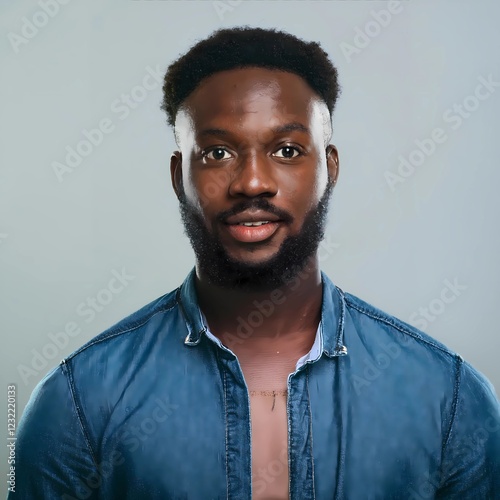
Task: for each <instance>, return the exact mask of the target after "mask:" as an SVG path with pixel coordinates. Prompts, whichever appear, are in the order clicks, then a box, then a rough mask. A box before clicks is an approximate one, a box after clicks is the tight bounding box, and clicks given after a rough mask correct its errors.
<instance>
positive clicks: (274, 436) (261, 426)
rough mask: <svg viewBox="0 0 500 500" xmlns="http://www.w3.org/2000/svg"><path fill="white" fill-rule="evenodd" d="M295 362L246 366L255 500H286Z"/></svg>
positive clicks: (248, 364)
mask: <svg viewBox="0 0 500 500" xmlns="http://www.w3.org/2000/svg"><path fill="white" fill-rule="evenodd" d="M295 362H296V360H286V359H282V360H278V361H276V360H273V361H272V362H271V361H269V362H267V363H266V362H265V361H264V362H262V360H260V362H259V364H255V363H251V362H250V363H248V362H247V363H245V361H243V363H242V362H241V361H240V365H241V367H242V371H243V374H244V376H245V381H246V383H247V386H248V390H249V394H250V419H251V430H252V441H251V446H252V491H253V496H252V499H253V500H270V499H273V500H278V499H283V500H287V499H288V498H289V490H288V486H289V475H288V419H287V409H286V408H287V378H288V374H289V373H291V372H293V371H294V367H295Z"/></svg>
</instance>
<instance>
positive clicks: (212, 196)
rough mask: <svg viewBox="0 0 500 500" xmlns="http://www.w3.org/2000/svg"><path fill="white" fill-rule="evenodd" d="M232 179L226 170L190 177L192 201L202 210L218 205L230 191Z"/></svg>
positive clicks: (210, 171)
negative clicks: (229, 186)
mask: <svg viewBox="0 0 500 500" xmlns="http://www.w3.org/2000/svg"><path fill="white" fill-rule="evenodd" d="M229 182H230V179H229V174H228V172H227V171H225V170H222V169H220V170H209V171H207V172H203V174H198V175H195V174H191V175H190V176H189V184H190V188H189V189H190V192H191V193H190V194H191V197H192V198H191V199H192V200H196V202H197V203H198V205H199V206H200V207H202V208H205V207H207V206H208V205H214V206H215V205H217V204H218V200H220V199H222V198H224V196H225V194H226V193H227V190H228V185H229Z"/></svg>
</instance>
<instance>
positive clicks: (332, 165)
mask: <svg viewBox="0 0 500 500" xmlns="http://www.w3.org/2000/svg"><path fill="white" fill-rule="evenodd" d="M326 166H327V169H328V174H329V175H330V178H331V179H332V181H333V184H336V183H337V177H338V176H339V152H338V151H337V148H336V147H335V146H334V145H333V144H329V145H328V146H327V148H326Z"/></svg>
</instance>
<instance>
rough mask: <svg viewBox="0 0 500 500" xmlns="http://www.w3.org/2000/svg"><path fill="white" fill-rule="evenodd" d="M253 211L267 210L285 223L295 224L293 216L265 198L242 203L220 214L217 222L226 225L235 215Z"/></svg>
mask: <svg viewBox="0 0 500 500" xmlns="http://www.w3.org/2000/svg"><path fill="white" fill-rule="evenodd" d="M252 209H254V210H255V209H259V210H265V211H266V212H269V213H271V214H273V215H276V216H277V217H279V218H280V219H281V220H283V221H284V222H288V223H290V222H293V217H292V215H290V214H289V213H288V212H286V211H285V210H281V209H280V208H277V207H275V206H274V205H272V204H271V203H269V201H268V200H266V199H265V198H254V199H252V200H244V201H241V202H239V203H237V204H236V205H234V206H233V207H232V208H230V209H229V210H225V211H224V212H220V213H218V214H217V216H216V220H217V221H218V222H221V223H226V220H227V218H228V217H231V216H233V215H238V214H240V213H241V212H244V211H245V210H252Z"/></svg>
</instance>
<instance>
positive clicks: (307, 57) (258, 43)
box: [161, 26, 340, 126]
mask: <svg viewBox="0 0 500 500" xmlns="http://www.w3.org/2000/svg"><path fill="white" fill-rule="evenodd" d="M248 66H256V67H264V68H270V69H277V70H282V71H288V72H290V73H295V74H296V75H299V76H300V77H302V78H303V79H304V80H305V81H306V82H307V83H308V84H309V86H310V87H311V88H312V89H313V90H314V91H315V92H316V93H317V94H318V95H319V97H320V98H321V99H322V100H323V101H324V102H325V103H326V105H327V106H328V110H329V111H330V116H331V115H332V114H333V110H334V108H335V103H336V101H337V98H338V96H339V94H340V86H339V83H338V74H337V69H336V68H335V66H334V65H333V64H332V62H331V61H330V59H329V57H328V54H327V53H326V52H325V51H324V50H323V49H322V48H321V46H320V45H319V43H316V42H306V41H304V40H301V39H300V38H297V37H296V36H294V35H291V34H290V33H285V32H283V31H277V30H275V29H263V28H250V27H248V26H242V27H235V28H229V29H228V28H226V29H220V30H217V31H215V32H213V33H212V35H210V37H208V38H206V39H204V40H201V41H199V42H198V43H196V44H195V45H194V46H193V47H191V49H190V50H189V51H188V52H187V53H186V54H184V55H183V56H181V57H179V59H177V60H176V61H174V62H173V63H172V64H171V65H170V66H169V67H168V69H167V72H166V74H165V78H164V83H163V101H162V104H161V109H163V110H164V111H165V112H166V113H167V120H168V124H169V125H171V126H174V123H175V117H176V116H177V112H178V111H179V108H180V106H181V105H182V103H183V102H184V100H185V99H186V98H187V97H188V96H189V95H190V94H191V92H193V90H195V89H196V87H197V86H198V85H199V84H200V82H201V81H202V80H203V79H204V78H206V77H208V76H210V75H212V74H214V73H217V72H219V71H225V70H230V69H235V68H243V67H248Z"/></svg>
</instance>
